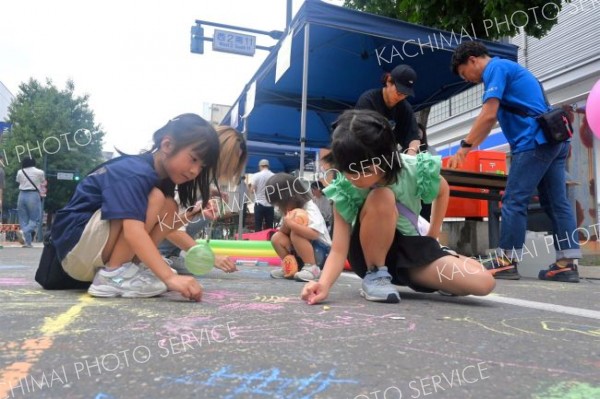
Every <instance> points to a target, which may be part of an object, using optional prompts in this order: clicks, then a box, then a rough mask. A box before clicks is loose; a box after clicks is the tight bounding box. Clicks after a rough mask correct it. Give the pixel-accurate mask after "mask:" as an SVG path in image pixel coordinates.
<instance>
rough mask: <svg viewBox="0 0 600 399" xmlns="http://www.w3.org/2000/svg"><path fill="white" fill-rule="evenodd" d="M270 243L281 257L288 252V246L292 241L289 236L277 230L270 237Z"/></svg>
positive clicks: (289, 246)
mask: <svg viewBox="0 0 600 399" xmlns="http://www.w3.org/2000/svg"><path fill="white" fill-rule="evenodd" d="M271 245H273V249H275V252H277V255H278V256H279V257H280V258H281V259H283V258H285V257H286V256H287V255H289V254H290V248H291V247H292V241H291V240H290V237H289V236H287V235H285V234H283V233H282V232H280V231H278V232H277V233H275V234H273V237H271Z"/></svg>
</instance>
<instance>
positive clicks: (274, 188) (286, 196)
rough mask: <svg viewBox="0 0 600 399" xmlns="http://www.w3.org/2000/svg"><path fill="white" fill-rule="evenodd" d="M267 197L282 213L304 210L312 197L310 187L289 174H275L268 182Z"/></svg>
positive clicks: (266, 186)
mask: <svg viewBox="0 0 600 399" xmlns="http://www.w3.org/2000/svg"><path fill="white" fill-rule="evenodd" d="M265 195H266V197H267V201H269V203H270V204H271V205H275V206H277V207H279V209H281V210H282V211H284V212H285V211H287V210H288V209H295V208H302V207H304V204H306V203H307V202H308V201H310V199H311V198H312V196H311V195H310V187H307V186H306V185H305V184H304V183H303V182H302V181H301V180H300V178H296V177H294V176H292V175H290V174H287V173H275V174H274V175H273V176H271V177H270V178H269V180H267V184H266V185H265Z"/></svg>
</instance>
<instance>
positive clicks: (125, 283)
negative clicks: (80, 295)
mask: <svg viewBox="0 0 600 399" xmlns="http://www.w3.org/2000/svg"><path fill="white" fill-rule="evenodd" d="M166 291H167V286H166V285H165V283H163V282H162V281H160V279H159V278H158V277H156V275H154V273H152V271H151V270H150V269H147V268H145V267H140V266H137V265H135V264H134V263H131V262H128V263H125V264H123V265H121V266H120V267H119V268H117V269H115V270H111V271H108V270H106V269H100V270H98V272H97V273H96V276H95V277H94V281H93V282H92V285H91V286H90V288H89V289H88V293H89V294H90V295H91V296H95V297H101V298H111V297H116V296H121V297H123V298H148V297H153V296H157V295H160V294H163V293H165V292H166Z"/></svg>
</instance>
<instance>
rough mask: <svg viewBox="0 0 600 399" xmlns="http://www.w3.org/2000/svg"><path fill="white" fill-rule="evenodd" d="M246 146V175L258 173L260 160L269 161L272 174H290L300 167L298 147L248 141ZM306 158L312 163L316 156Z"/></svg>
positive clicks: (314, 152)
mask: <svg viewBox="0 0 600 399" xmlns="http://www.w3.org/2000/svg"><path fill="white" fill-rule="evenodd" d="M247 146H248V162H247V164H246V173H255V172H258V162H259V161H260V160H261V159H267V160H268V161H269V168H270V169H271V171H273V172H286V173H291V172H293V171H294V170H296V169H298V168H299V167H300V147H298V146H291V145H280V144H270V143H261V142H258V141H248V142H247ZM316 151H317V150H314V151H312V154H316ZM309 154H310V152H309ZM307 158H308V159H310V161H314V160H315V158H316V156H315V155H309V156H308V157H307Z"/></svg>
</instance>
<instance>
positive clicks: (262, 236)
mask: <svg viewBox="0 0 600 399" xmlns="http://www.w3.org/2000/svg"><path fill="white" fill-rule="evenodd" d="M275 232H277V229H265V230H261V231H256V232H254V233H244V234H242V240H251V241H270V240H271V236H273V234H275ZM237 238H238V235H237V234H236V235H235V239H236V240H237Z"/></svg>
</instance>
